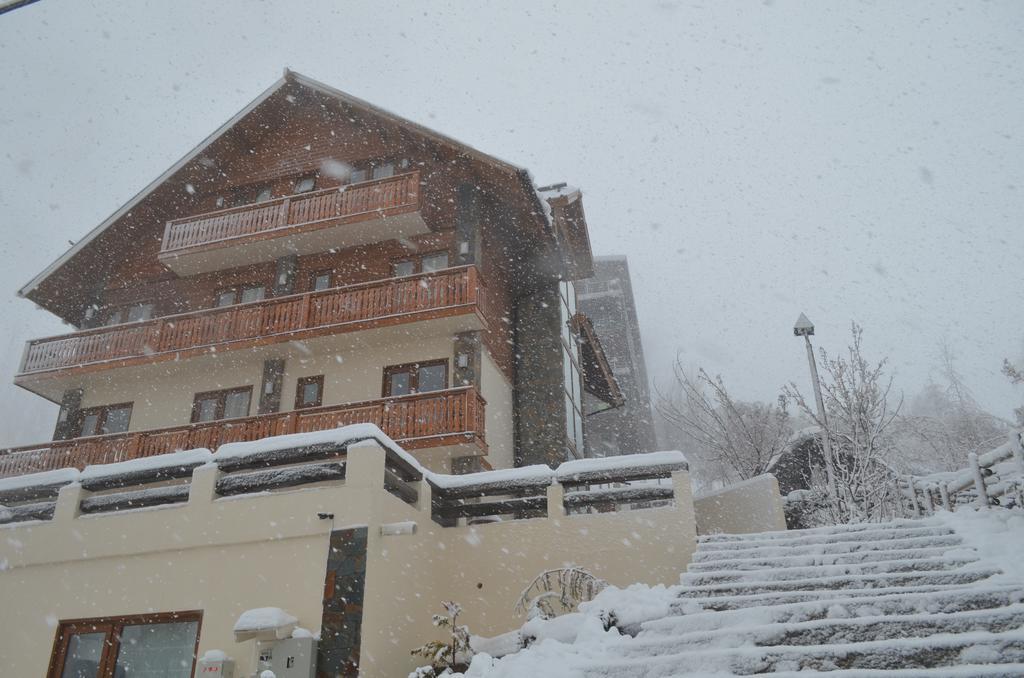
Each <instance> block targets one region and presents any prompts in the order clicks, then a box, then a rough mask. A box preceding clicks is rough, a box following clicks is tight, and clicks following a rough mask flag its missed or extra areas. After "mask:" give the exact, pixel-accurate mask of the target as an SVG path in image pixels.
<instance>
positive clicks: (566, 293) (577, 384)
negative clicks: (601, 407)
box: [558, 282, 583, 458]
mask: <svg viewBox="0 0 1024 678" xmlns="http://www.w3.org/2000/svg"><path fill="white" fill-rule="evenodd" d="M558 301H559V304H558V305H559V316H560V320H561V323H562V372H563V383H564V390H565V434H566V436H565V438H566V448H567V454H566V457H567V458H572V457H574V456H577V457H579V456H583V392H582V391H583V389H582V376H581V374H580V367H579V366H580V355H579V343H578V342H577V338H576V335H575V333H574V332H573V330H572V328H571V327H570V321H571V319H572V317H573V316H574V315H576V288H575V286H574V285H573V283H572V282H560V283H559V284H558Z"/></svg>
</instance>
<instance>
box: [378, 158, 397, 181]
mask: <svg viewBox="0 0 1024 678" xmlns="http://www.w3.org/2000/svg"><path fill="white" fill-rule="evenodd" d="M393 176H395V163H393V162H385V163H381V164H379V165H374V166H373V178H374V179H384V178H386V177H393Z"/></svg>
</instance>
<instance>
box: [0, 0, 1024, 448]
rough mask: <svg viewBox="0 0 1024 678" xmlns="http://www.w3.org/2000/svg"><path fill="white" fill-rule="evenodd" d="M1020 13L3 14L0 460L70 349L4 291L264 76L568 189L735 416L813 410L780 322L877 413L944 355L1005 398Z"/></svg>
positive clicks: (643, 315)
mask: <svg viewBox="0 0 1024 678" xmlns="http://www.w3.org/2000/svg"><path fill="white" fill-rule="evenodd" d="M1022 47H1024V3H1021V2H1015V1H1009V2H987V3H981V2H963V3H953V2H934V3H928V2H909V1H907V0H901V1H900V2H881V3H877V4H876V3H860V2H852V1H848V2H841V3H840V2H820V1H817V0H815V1H813V2H786V1H783V0H778V1H775V2H772V1H769V0H765V2H721V1H719V0H713V1H712V0H705V1H704V2H673V1H665V0H662V1H650V2H638V1H634V2H623V3H600V4H599V3H594V2H582V1H580V2H553V1H551V0H545V1H543V2H527V1H518V2H515V3H487V2H473V3H469V2H466V3H450V4H449V3H444V4H442V3H423V2H407V3H388V2H382V1H380V0H376V1H374V2H358V3H357V2H339V1H335V2H327V1H325V2H297V1H289V2H280V3H271V2H229V1H225V0H218V1H217V2H205V1H204V2H199V1H193V2H188V1H181V0H179V1H177V2H140V1H137V0H135V1H133V2H124V1H116V2H115V1H113V0H111V1H109V2H85V1H71V0H42V1H41V2H38V3H36V4H33V5H30V6H28V7H25V8H22V9H19V10H16V11H14V12H11V13H9V14H4V15H0V64H2V67H0V314H2V318H3V320H2V321H0V351H3V353H2V354H0V380H2V381H3V385H0V407H2V408H3V409H2V411H3V412H5V413H6V415H5V416H4V417H3V418H2V419H0V446H2V445H3V444H5V443H28V442H34V441H37V440H42V439H46V438H47V437H48V436H49V434H50V433H51V432H52V428H53V421H54V416H55V413H54V409H53V408H52V406H43V405H40V404H39V403H37V402H36V401H38V398H36V397H35V396H31V395H29V394H27V393H25V392H23V391H21V390H20V389H16V388H15V387H13V386H10V385H9V384H10V380H11V377H12V375H13V374H14V372H15V370H16V368H17V363H18V361H19V359H20V356H21V345H22V342H23V341H24V340H25V339H28V338H31V337H36V336H44V335H47V334H51V333H56V332H61V331H64V330H63V329H62V326H61V325H60V323H59V322H58V321H56V320H55V319H53V318H51V317H49V315H48V314H46V313H44V312H41V311H37V310H35V309H34V308H33V307H32V304H31V303H30V302H28V301H25V300H23V299H17V298H16V297H15V292H16V290H17V289H18V288H19V287H21V285H22V284H24V283H25V282H26V281H27V280H28V279H29V278H31V277H32V275H34V274H35V273H36V272H38V271H39V270H41V269H42V268H44V267H45V266H46V265H47V264H49V263H50V262H51V261H52V260H53V259H55V258H56V257H57V256H59V255H60V254H61V253H62V252H63V251H64V250H65V249H66V248H67V247H68V241H69V240H77V239H79V238H81V237H82V236H83V235H85V233H86V232H88V231H89V230H90V229H91V228H93V227H94V226H95V225H96V224H98V223H99V222H100V221H102V220H103V219H104V218H105V217H107V216H108V215H109V214H110V213H111V212H113V211H114V210H115V209H117V207H119V206H120V205H121V204H123V203H124V202H126V201H127V200H128V199H129V198H130V197H131V196H132V195H134V194H135V193H136V192H137V191H138V190H139V189H141V188H142V187H143V186H145V185H146V184H147V183H148V182H149V181H151V180H152V179H153V178H155V177H156V176H157V175H158V174H159V173H161V172H162V171H163V170H165V169H166V168H167V167H168V166H170V165H171V164H172V163H173V162H174V161H176V160H177V159H178V158H179V157H181V156H182V155H184V154H185V153H186V152H187V151H188V150H189V149H191V148H192V147H193V146H194V145H195V144H196V143H197V142H199V141H200V140H201V139H202V138H204V137H205V136H206V135H207V134H209V133H210V132H211V131H212V130H213V129H215V128H216V127H217V126H219V125H220V124H221V123H223V122H224V121H225V120H226V119H228V118H229V117H231V116H232V115H233V114H234V113H235V112H236V111H237V110H238V109H240V108H242V107H243V106H244V105H245V104H246V103H247V102H248V101H250V100H251V99H252V98H254V97H255V96H256V95H258V94H259V93H260V92H261V91H263V90H264V89H265V88H266V87H267V86H269V85H270V84H271V83H272V82H273V81H274V80H276V79H277V78H278V77H280V75H281V71H282V69H283V67H285V66H289V67H290V68H292V69H294V70H297V71H300V72H302V73H304V74H307V75H309V76H311V77H314V78H317V79H319V80H322V81H324V82H326V83H328V84H330V85H333V86H335V87H338V88H339V89H342V90H345V91H348V92H350V93H352V94H354V95H356V96H359V97H362V98H365V99H368V100H370V101H372V102H374V103H376V104H378V105H381V106H383V107H385V108H388V109H391V110H393V111H395V112H396V113H399V114H401V115H404V116H406V117H408V118H411V119H413V120H416V121H418V122H421V123H423V124H426V125H428V126H430V127H434V128H436V129H438V130H440V131H442V132H445V133H448V134H450V135H452V136H454V137H456V138H458V139H460V140H463V141H465V142H467V143H470V144H471V145H473V146H476V147H477V148H480V149H482V150H485V151H488V152H490V153H493V154H495V155H497V156H499V157H502V158H506V159H508V160H510V161H513V162H515V163H517V164H520V165H524V166H526V167H529V168H530V169H531V171H532V172H533V173H534V176H535V177H536V178H537V180H538V182H541V183H549V182H553V181H559V180H565V181H569V182H570V183H573V184H575V185H578V186H580V187H581V188H582V189H583V191H584V195H585V204H586V209H587V215H588V220H589V223H590V229H591V239H592V241H593V246H594V251H595V252H596V253H598V254H620V253H621V254H626V255H628V256H629V260H630V265H631V267H632V270H633V276H634V285H635V290H636V293H637V296H638V298H637V303H638V306H639V311H640V320H641V329H642V332H643V335H644V343H645V347H646V349H647V355H648V363H649V365H648V367H649V370H650V372H651V373H652V375H653V376H654V377H655V378H659V377H660V378H664V377H665V375H666V374H667V372H668V367H669V365H670V363H671V360H672V359H673V357H674V355H675V353H676V351H681V352H682V355H683V358H684V361H685V362H686V363H687V364H690V365H702V366H704V367H706V368H707V369H708V370H709V371H711V372H720V373H721V374H722V375H723V376H724V378H725V379H726V382H727V383H728V384H730V385H732V386H733V387H734V389H735V390H736V391H738V392H739V393H740V395H742V396H744V397H746V398H759V399H772V398H774V397H775V396H776V395H777V393H778V390H779V387H780V386H781V385H782V384H783V383H785V382H787V381H789V380H791V379H795V380H797V381H798V383H799V384H800V385H806V383H807V382H808V377H807V366H806V362H805V356H804V353H803V349H802V346H801V344H800V342H799V340H797V339H795V338H794V337H793V336H792V332H791V329H790V328H791V327H792V323H793V321H794V320H795V319H796V316H797V315H798V314H799V313H800V312H801V311H805V312H806V313H807V314H808V315H809V316H810V317H811V319H812V320H813V321H814V322H815V323H816V324H817V327H818V331H817V337H816V339H817V341H818V342H819V344H821V345H824V346H826V347H828V348H834V349H839V348H842V347H843V346H844V345H845V342H846V339H847V337H848V326H849V323H850V321H851V320H857V321H858V322H860V323H861V324H863V325H864V328H865V342H866V345H867V349H868V351H869V352H870V353H871V354H872V355H873V356H876V357H882V356H884V355H888V356H890V358H891V361H892V362H891V365H892V370H893V372H894V373H895V375H896V378H897V386H898V387H900V388H902V389H903V390H904V391H906V392H907V394H908V395H911V394H913V393H914V392H915V391H916V390H917V389H919V388H920V387H921V386H922V385H923V384H924V383H925V382H926V381H927V379H928V378H929V373H930V371H931V370H932V368H933V366H934V364H935V363H936V353H937V350H936V347H937V344H938V342H939V341H940V340H941V339H942V338H945V339H946V340H947V341H948V342H949V343H950V344H951V345H952V346H953V348H954V349H955V350H956V352H957V354H958V356H959V367H960V369H961V371H962V372H964V373H965V375H966V376H967V379H968V383H969V384H970V386H971V387H972V388H973V389H974V391H975V393H976V395H977V396H978V398H979V400H980V401H981V402H982V403H983V404H984V405H986V406H987V407H989V408H991V409H992V410H993V411H995V412H996V413H997V414H999V415H1002V416H1009V415H1010V411H1011V409H1012V408H1013V407H1014V406H1017V405H1019V404H1020V402H1021V400H1022V399H1024V394H1022V393H1021V391H1020V390H1019V389H1018V390H1016V391H1015V390H1014V389H1013V388H1012V387H1010V386H1009V385H1008V383H1007V382H1006V380H1005V378H1004V377H1003V376H1002V375H1000V374H999V366H1000V364H1001V362H1002V359H1003V358H1004V357H1017V358H1019V357H1021V356H1022V354H1024V313H1022V310H1024V303H1022V293H1024V284H1022V273H1024V271H1022V262H1024V132H1022V128H1024V125H1022V123H1024V78H1022V74H1024V54H1022Z"/></svg>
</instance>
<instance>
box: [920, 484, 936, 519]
mask: <svg viewBox="0 0 1024 678" xmlns="http://www.w3.org/2000/svg"><path fill="white" fill-rule="evenodd" d="M921 492H922V493H923V494H924V501H925V509H926V510H927V511H928V515H932V514H933V513H935V501H934V500H933V499H932V488H931V486H930V485H925V486H924V487H922V488H921Z"/></svg>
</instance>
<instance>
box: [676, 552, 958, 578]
mask: <svg viewBox="0 0 1024 678" xmlns="http://www.w3.org/2000/svg"><path fill="white" fill-rule="evenodd" d="M977 560H978V558H977V556H970V555H967V554H964V555H963V556H954V557H941V556H939V557H933V558H917V559H907V560H879V561H868V562H861V563H852V564H838V565H817V566H815V565H805V566H802V567H778V568H775V569H773V570H771V578H772V579H773V580H775V581H784V580H792V579H807V578H808V577H815V576H818V577H835V576H841V575H844V574H884V573H896V572H925V571H937V570H952V569H956V568H959V567H963V566H965V565H970V564H971V563H975V562H977ZM764 578H765V572H764V571H763V570H727V569H721V570H700V571H696V572H688V573H687V574H685V575H683V577H682V580H681V581H682V583H683V585H685V586H702V585H706V584H726V583H735V582H745V581H759V580H763V579H764Z"/></svg>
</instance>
